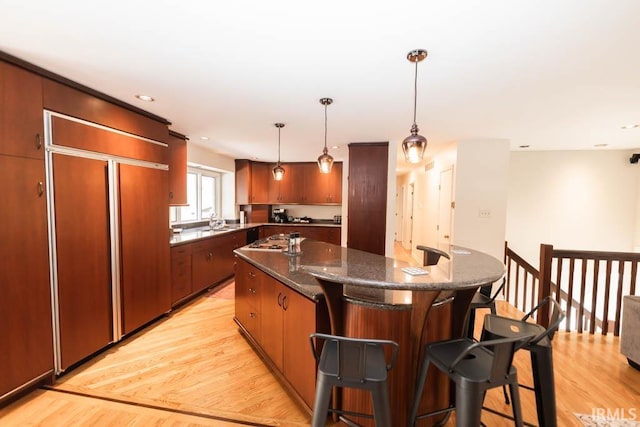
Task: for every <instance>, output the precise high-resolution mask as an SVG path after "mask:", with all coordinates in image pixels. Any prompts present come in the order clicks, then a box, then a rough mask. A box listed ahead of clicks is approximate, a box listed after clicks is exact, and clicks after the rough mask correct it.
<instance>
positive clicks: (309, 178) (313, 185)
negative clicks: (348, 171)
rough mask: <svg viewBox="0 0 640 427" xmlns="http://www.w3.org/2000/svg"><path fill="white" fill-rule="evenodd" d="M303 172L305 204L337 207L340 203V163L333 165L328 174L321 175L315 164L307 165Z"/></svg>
mask: <svg viewBox="0 0 640 427" xmlns="http://www.w3.org/2000/svg"><path fill="white" fill-rule="evenodd" d="M305 171H306V174H305V184H304V193H305V202H306V203H309V204H337V205H339V204H341V203H342V163H340V162H336V163H334V164H333V166H332V167H331V172H330V173H328V174H325V173H321V172H320V169H319V168H318V165H317V164H315V163H307V164H306V166H305Z"/></svg>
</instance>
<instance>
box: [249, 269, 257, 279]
mask: <svg viewBox="0 0 640 427" xmlns="http://www.w3.org/2000/svg"><path fill="white" fill-rule="evenodd" d="M249 277H251V278H252V279H255V278H256V275H255V273H254V272H253V271H250V272H249Z"/></svg>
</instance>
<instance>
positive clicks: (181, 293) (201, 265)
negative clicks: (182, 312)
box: [171, 230, 247, 305]
mask: <svg viewBox="0 0 640 427" xmlns="http://www.w3.org/2000/svg"><path fill="white" fill-rule="evenodd" d="M246 242H247V232H246V230H239V231H234V232H230V233H225V234H221V235H218V236H212V237H209V238H205V239H202V240H198V241H195V242H192V243H185V244H181V245H178V246H173V247H172V248H171V304H172V305H175V304H176V303H178V302H180V301H182V300H184V299H185V298H188V297H189V296H191V295H193V294H195V293H197V292H200V291H202V290H203V289H206V288H208V287H210V286H211V285H214V284H216V283H218V282H220V281H222V280H224V279H226V278H228V277H231V276H233V274H234V272H235V261H236V259H235V257H234V256H233V251H234V250H235V249H237V248H239V247H241V246H244V245H245V244H246Z"/></svg>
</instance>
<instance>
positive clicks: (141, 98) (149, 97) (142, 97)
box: [136, 95, 155, 102]
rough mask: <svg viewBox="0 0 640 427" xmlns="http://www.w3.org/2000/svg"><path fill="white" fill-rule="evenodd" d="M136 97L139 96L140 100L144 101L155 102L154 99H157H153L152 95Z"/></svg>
mask: <svg viewBox="0 0 640 427" xmlns="http://www.w3.org/2000/svg"><path fill="white" fill-rule="evenodd" d="M136 98H138V99H139V100H140V101H144V102H153V101H155V99H153V97H151V96H149V95H136Z"/></svg>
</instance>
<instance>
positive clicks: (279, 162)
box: [278, 126, 282, 166]
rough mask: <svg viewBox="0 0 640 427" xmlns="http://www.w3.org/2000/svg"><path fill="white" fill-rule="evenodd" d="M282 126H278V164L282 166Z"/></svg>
mask: <svg viewBox="0 0 640 427" xmlns="http://www.w3.org/2000/svg"><path fill="white" fill-rule="evenodd" d="M280 129H282V128H281V127H280V126H278V166H280Z"/></svg>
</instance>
